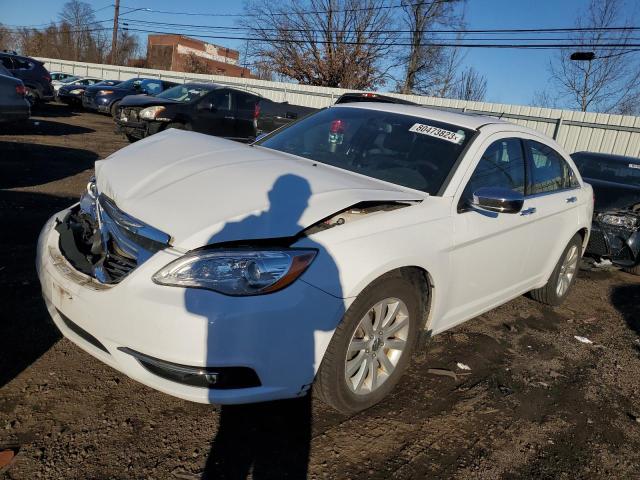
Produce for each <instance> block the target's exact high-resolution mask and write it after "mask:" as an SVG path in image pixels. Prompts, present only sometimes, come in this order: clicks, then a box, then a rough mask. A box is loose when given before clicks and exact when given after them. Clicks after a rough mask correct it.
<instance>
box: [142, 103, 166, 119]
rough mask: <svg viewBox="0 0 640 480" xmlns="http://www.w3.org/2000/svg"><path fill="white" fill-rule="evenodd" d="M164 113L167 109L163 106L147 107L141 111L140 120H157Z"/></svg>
mask: <svg viewBox="0 0 640 480" xmlns="http://www.w3.org/2000/svg"><path fill="white" fill-rule="evenodd" d="M164 111H165V108H164V107H162V106H157V107H147V108H144V109H142V110H141V111H140V118H144V119H145V120H157V119H158V115H160V114H161V113H162V112H164Z"/></svg>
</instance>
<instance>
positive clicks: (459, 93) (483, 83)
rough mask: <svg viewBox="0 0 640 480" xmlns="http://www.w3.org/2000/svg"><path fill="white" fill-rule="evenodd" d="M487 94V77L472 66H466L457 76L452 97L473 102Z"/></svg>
mask: <svg viewBox="0 0 640 480" xmlns="http://www.w3.org/2000/svg"><path fill="white" fill-rule="evenodd" d="M486 94H487V79H486V78H485V76H484V75H481V74H480V73H478V71H476V69H475V68H473V67H468V68H466V69H465V70H464V71H462V72H461V73H460V75H459V76H458V79H457V82H456V86H455V89H454V97H455V98H459V99H460V100H471V101H474V102H482V101H484V98H485V95H486Z"/></svg>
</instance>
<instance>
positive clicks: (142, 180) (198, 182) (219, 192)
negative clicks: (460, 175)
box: [96, 129, 426, 250]
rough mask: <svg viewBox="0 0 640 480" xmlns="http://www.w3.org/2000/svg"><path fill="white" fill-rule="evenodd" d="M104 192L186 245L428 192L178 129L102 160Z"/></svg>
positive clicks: (279, 231) (283, 232) (282, 228)
mask: <svg viewBox="0 0 640 480" xmlns="http://www.w3.org/2000/svg"><path fill="white" fill-rule="evenodd" d="M96 178H97V185H98V190H99V191H100V192H101V193H104V194H105V195H107V196H108V197H109V198H111V199H112V200H114V201H115V203H116V204H117V205H118V207H119V208H120V209H121V210H123V211H124V212H126V213H128V214H130V215H132V216H134V217H136V218H138V219H139V220H142V221H143V222H146V223H147V224H149V225H151V226H153V227H155V228H157V229H160V230H162V231H163V232H165V233H167V234H169V235H171V237H172V244H173V245H174V246H176V247H178V248H183V249H187V250H189V249H193V248H197V247H201V246H203V245H208V244H211V243H220V242H227V241H234V240H252V239H268V238H279V237H289V236H293V235H296V234H297V233H298V232H300V231H301V230H303V229H304V228H306V227H308V226H310V225H312V224H314V223H316V222H318V221H319V220H322V219H323V218H326V217H328V216H330V215H332V214H333V213H336V212H337V211H339V210H342V209H344V208H347V207H350V206H352V205H354V204H356V203H359V202H363V201H393V200H422V199H424V197H425V196H426V194H424V195H422V196H421V195H420V194H419V193H416V192H413V191H411V190H407V189H403V188H402V187H400V186H397V187H396V186H394V185H389V184H387V183H385V182H381V181H378V180H375V179H370V178H368V177H363V176H360V175H357V174H353V173H350V172H347V171H344V170H341V169H337V168H333V167H330V166H328V165H324V164H320V163H314V162H312V161H310V160H305V159H300V158H298V157H293V156H291V155H287V154H285V153H281V152H277V151H273V150H269V149H266V148H261V147H250V146H248V145H243V144H240V143H237V142H233V141H231V140H225V139H221V138H216V137H211V136H207V135H202V134H198V133H193V132H185V131H179V130H175V129H171V130H168V131H165V132H162V133H159V134H156V135H153V136H151V137H148V138H147V139H145V140H142V141H139V142H136V143H135V144H132V145H130V146H128V147H125V148H123V149H122V150H120V151H118V152H116V153H114V154H113V155H111V156H110V157H108V158H107V159H105V160H101V161H98V162H96Z"/></svg>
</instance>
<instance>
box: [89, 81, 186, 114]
mask: <svg viewBox="0 0 640 480" xmlns="http://www.w3.org/2000/svg"><path fill="white" fill-rule="evenodd" d="M176 85H178V84H177V83H175V82H167V81H166V80H158V79H157V78H131V79H129V80H126V81H124V82H121V83H119V84H118V85H114V86H113V87H104V86H101V85H92V86H90V87H88V88H87V89H85V91H84V95H83V96H82V106H83V107H84V108H87V109H89V110H96V111H98V112H101V113H110V114H111V115H112V116H115V114H116V111H117V109H118V106H119V105H120V101H121V100H122V99H123V98H124V97H126V96H127V95H138V94H144V95H157V94H159V93H161V92H163V91H164V90H166V89H167V88H171V87H174V86H176Z"/></svg>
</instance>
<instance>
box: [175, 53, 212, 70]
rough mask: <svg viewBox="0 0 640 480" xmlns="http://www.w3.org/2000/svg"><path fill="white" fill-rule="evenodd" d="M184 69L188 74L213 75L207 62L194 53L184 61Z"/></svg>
mask: <svg viewBox="0 0 640 480" xmlns="http://www.w3.org/2000/svg"><path fill="white" fill-rule="evenodd" d="M182 69H183V71H184V72H187V73H211V70H210V68H209V65H208V64H207V62H206V61H205V60H204V59H202V58H201V57H199V56H198V55H196V54H195V53H193V52H191V53H189V55H187V57H186V58H185V59H184V64H183V66H182Z"/></svg>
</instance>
